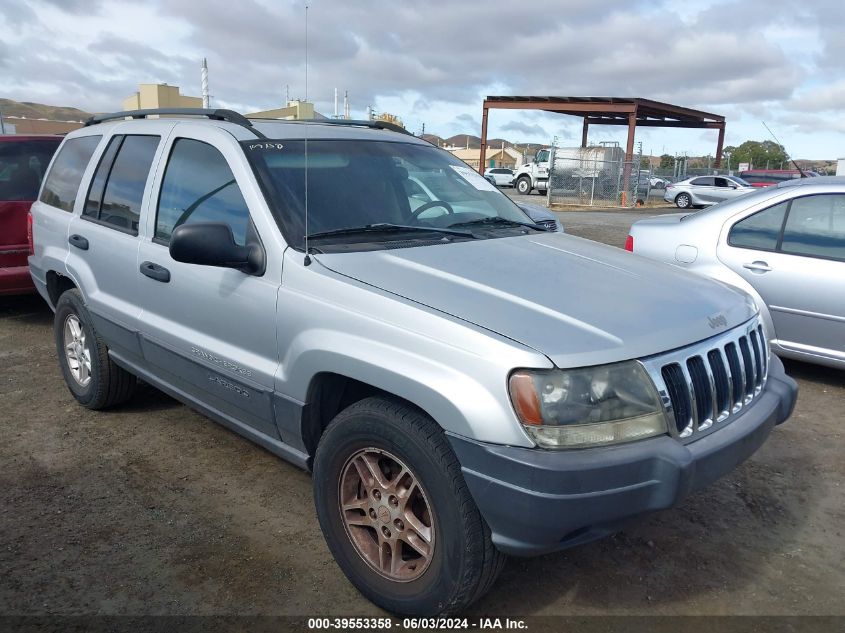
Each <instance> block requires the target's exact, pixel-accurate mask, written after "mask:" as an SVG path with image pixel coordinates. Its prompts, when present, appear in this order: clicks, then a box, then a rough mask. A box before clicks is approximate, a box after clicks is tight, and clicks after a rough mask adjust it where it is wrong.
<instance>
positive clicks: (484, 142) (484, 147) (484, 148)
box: [478, 104, 488, 176]
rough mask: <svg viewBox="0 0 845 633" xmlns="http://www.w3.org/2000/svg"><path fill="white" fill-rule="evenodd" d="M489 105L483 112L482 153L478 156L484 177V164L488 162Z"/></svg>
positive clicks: (485, 106)
mask: <svg viewBox="0 0 845 633" xmlns="http://www.w3.org/2000/svg"><path fill="white" fill-rule="evenodd" d="M487 112H488V109H487V104H484V109H483V111H482V112H481V153H480V154H479V156H478V173H479V174H481V175H482V176H483V175H484V162H485V161H486V160H487Z"/></svg>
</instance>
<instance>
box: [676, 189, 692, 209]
mask: <svg viewBox="0 0 845 633" xmlns="http://www.w3.org/2000/svg"><path fill="white" fill-rule="evenodd" d="M675 205H676V206H677V207H678V208H679V209H689V208H690V207H691V206H692V198H690V195H689V194H688V193H679V194H678V196H677V197H676V198H675Z"/></svg>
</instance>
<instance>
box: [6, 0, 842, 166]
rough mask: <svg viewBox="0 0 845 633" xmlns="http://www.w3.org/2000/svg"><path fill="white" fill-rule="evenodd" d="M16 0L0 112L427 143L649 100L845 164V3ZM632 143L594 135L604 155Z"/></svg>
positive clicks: (667, 138) (706, 146) (564, 136)
mask: <svg viewBox="0 0 845 633" xmlns="http://www.w3.org/2000/svg"><path fill="white" fill-rule="evenodd" d="M305 6H306V3H305V2H304V1H301V0H291V1H288V0H238V1H237V2H232V1H231V0H203V1H202V2H198V1H196V0H145V1H144V2H138V1H137V0H4V2H3V3H2V7H0V29H2V32H3V34H4V36H3V38H2V40H0V97H6V98H10V99H16V100H19V101H34V102H39V103H47V104H50V105H62V106H74V107H78V108H81V109H83V110H87V111H97V112H101V111H113V110H119V109H120V107H121V101H122V100H123V99H124V98H125V97H127V96H129V95H130V94H132V93H133V92H134V91H135V90H136V89H137V84H139V83H157V82H167V83H169V84H172V85H178V86H180V88H181V89H182V93H183V94H188V95H194V96H199V94H200V62H201V59H202V58H203V57H206V58H208V65H209V85H210V92H211V96H212V105H213V106H216V107H226V108H232V109H235V110H238V111H241V112H249V111H256V110H263V109H269V108H273V107H280V106H282V105H283V104H284V99H285V94H286V90H287V91H289V93H290V96H291V98H302V99H304V98H306V97H307V99H308V100H311V101H314V102H315V104H316V107H317V110H318V111H320V112H322V113H323V114H326V115H329V116H331V115H332V114H333V111H334V89H335V88H338V90H339V91H340V94H341V95H343V92H344V91H348V92H349V99H350V108H351V113H352V116H353V118H364V117H365V116H366V111H367V107H368V106H370V107H372V108H373V109H374V110H376V111H377V112H390V113H392V114H395V115H397V116H399V117H400V118H401V119H402V120H403V122H404V123H405V125H406V127H407V128H408V129H409V130H410V131H412V132H414V133H419V132H420V131H421V129H422V126H423V124H425V130H426V132H429V133H435V134H439V135H440V136H443V137H449V136H452V135H454V134H464V133H465V134H475V135H480V131H481V104H482V101H483V99H484V97H485V96H486V95H565V96H617V97H643V98H647V99H655V100H658V101H667V102H669V103H674V104H677V105H683V106H687V107H693V108H698V109H702V110H706V111H708V112H714V113H717V114H722V115H724V116H725V117H726V119H727V131H726V145H738V144H740V143H742V142H743V141H745V140H749V139H751V140H766V139H769V138H770V137H769V134H768V132H767V131H766V129H765V127H764V126H763V124H762V122H763V121H765V122H766V124H768V126H769V127H770V128H771V129H772V131H774V133H775V134H776V135H777V137H778V138H779V139H780V140H781V142H782V143H783V144H784V145H785V146H786V149H787V151H788V152H789V153H790V154H791V155H792V156H793V157H794V158H806V159H835V158H840V157H843V156H845V116H842V115H843V106H845V37H842V35H841V33H842V30H841V29H842V27H841V25H842V24H843V23H845V2H843V0H813V2H797V3H796V2H794V0H793V1H791V2H786V1H783V0H740V1H733V0H724V1H714V0H695V1H693V2H677V1H670V0H665V1H661V0H651V1H639V0H603V1H602V2H595V0H560V1H552V2H543V1H541V0H537V1H536V2H533V3H528V4H526V3H521V2H515V1H514V0H484V2H478V1H473V2H469V1H458V0H426V1H424V2H420V1H416V2H407V1H406V2H403V1H402V0H358V1H354V2H350V1H348V0H333V1H329V0H310V1H309V2H308V29H307V33H308V56H307V57H308V65H307V69H308V72H307V77H308V80H307V86H306V80H305V76H306V72H305V69H306V64H305V58H306V55H305V51H306V46H305V39H306V37H305V36H306V29H305V14H306V10H305ZM624 130H625V128H617V127H613V126H594V127H592V128H591V129H590V142H591V143H598V142H599V141H614V140H616V141H619V142H620V143H622V144H624V140H625V139H624V134H625V132H624ZM580 135H581V119H580V118H575V117H568V116H565V115H555V114H549V113H543V112H536V111H512V110H492V111H491V112H490V118H489V136H490V137H491V138H494V137H504V138H507V139H509V140H511V141H518V142H533V143H544V144H547V143H550V142H552V141H553V140H555V139H556V141H557V143H559V144H561V145H564V146H567V145H577V144H578V143H579V142H580ZM716 135H717V133H716V131H715V130H667V129H660V128H650V129H641V130H638V131H637V138H636V140H637V141H641V142H642V144H643V151H644V152H645V153H648V154H663V153H668V154H673V155H674V154H688V155H690V156H695V155H705V154H713V153H714V152H715V148H716Z"/></svg>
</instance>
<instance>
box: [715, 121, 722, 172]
mask: <svg viewBox="0 0 845 633" xmlns="http://www.w3.org/2000/svg"><path fill="white" fill-rule="evenodd" d="M724 145H725V122H724V121H722V122H721V125H720V126H719V140H718V141H716V160H715V161H714V162H713V167H714V168H715V169H719V168H720V167H721V166H722V151H724V149H725V148H724Z"/></svg>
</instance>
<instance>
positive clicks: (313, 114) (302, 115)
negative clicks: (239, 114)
mask: <svg viewBox="0 0 845 633" xmlns="http://www.w3.org/2000/svg"><path fill="white" fill-rule="evenodd" d="M246 116H247V117H254V118H256V119H287V120H289V121H292V120H298V119H325V118H326V117H325V116H323V115H322V114H320V113H319V112H317V111H316V110H314V104H313V103H311V102H310V101H300V100H299V99H294V100H292V101H288V105H287V107H286V108H274V109H272V110H261V111H259V112H250V113H249V114H247V115H246Z"/></svg>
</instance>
